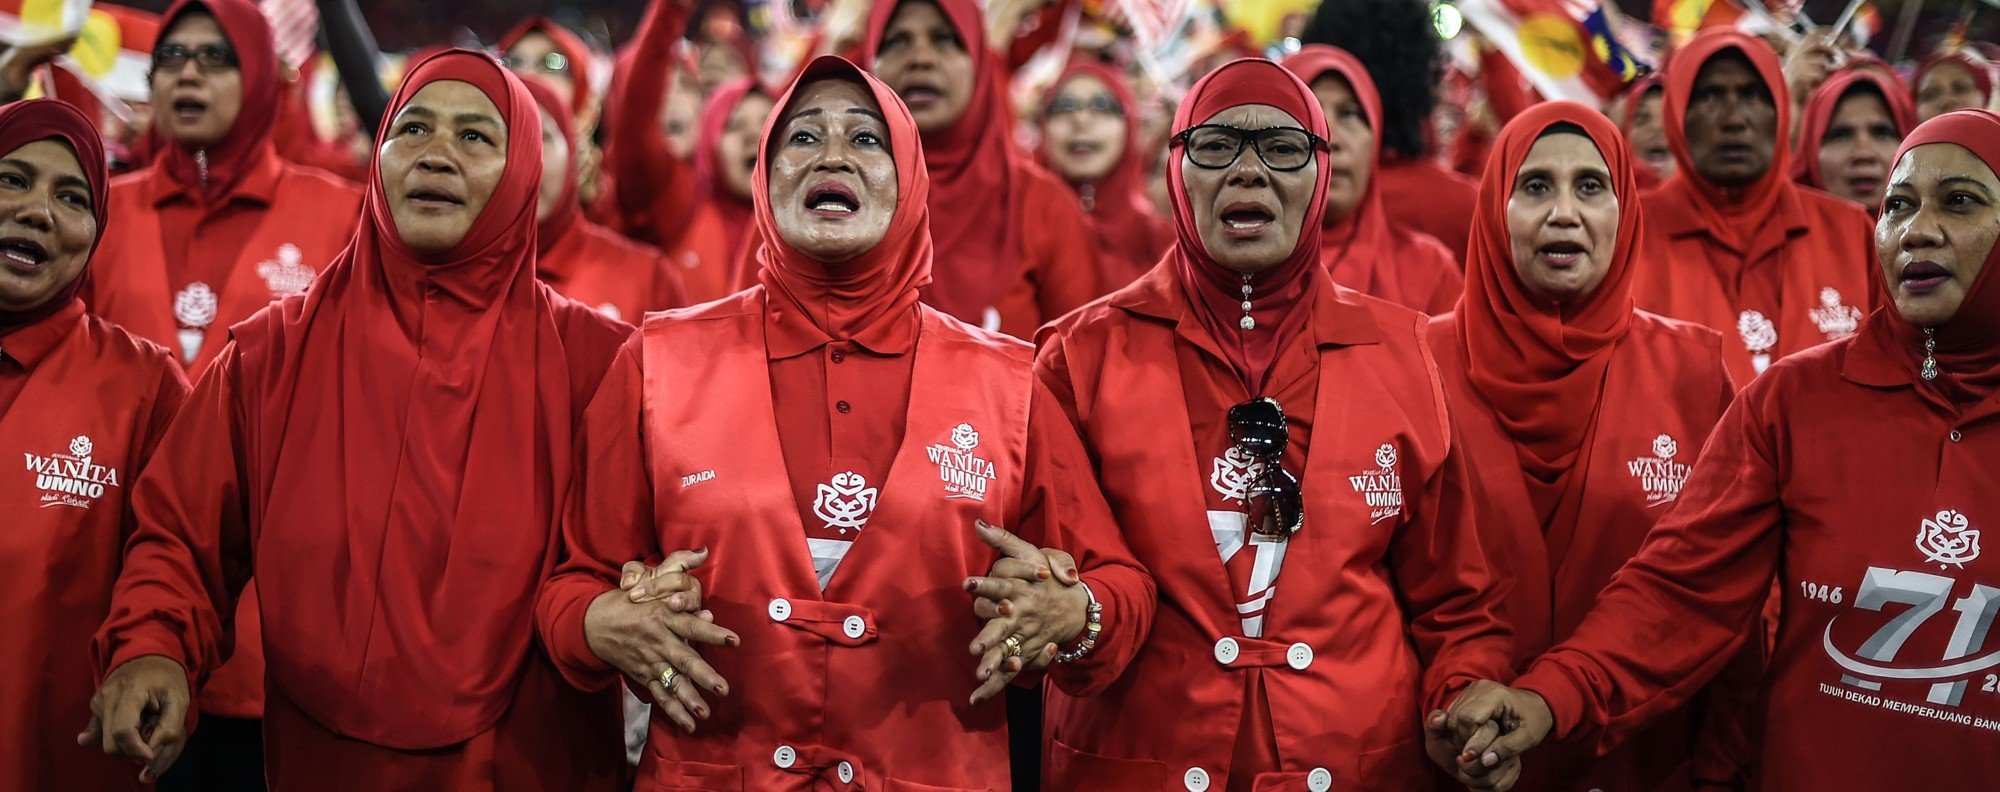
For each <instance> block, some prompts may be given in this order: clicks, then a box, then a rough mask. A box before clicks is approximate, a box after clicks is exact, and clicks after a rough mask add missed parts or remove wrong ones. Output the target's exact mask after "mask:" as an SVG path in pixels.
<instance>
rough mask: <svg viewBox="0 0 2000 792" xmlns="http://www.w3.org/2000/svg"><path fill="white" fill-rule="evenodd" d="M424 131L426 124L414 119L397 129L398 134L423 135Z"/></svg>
mask: <svg viewBox="0 0 2000 792" xmlns="http://www.w3.org/2000/svg"><path fill="white" fill-rule="evenodd" d="M423 133H424V125H423V124H419V123H416V122H414V121H412V122H410V123H407V124H404V125H403V128H402V129H399V130H396V134H398V135H421V134H423Z"/></svg>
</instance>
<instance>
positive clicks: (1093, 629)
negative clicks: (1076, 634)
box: [1056, 581, 1104, 663]
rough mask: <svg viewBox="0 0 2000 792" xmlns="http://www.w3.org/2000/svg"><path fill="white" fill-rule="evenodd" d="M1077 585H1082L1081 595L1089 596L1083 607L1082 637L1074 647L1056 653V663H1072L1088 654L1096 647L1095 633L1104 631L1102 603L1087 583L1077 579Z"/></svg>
mask: <svg viewBox="0 0 2000 792" xmlns="http://www.w3.org/2000/svg"><path fill="white" fill-rule="evenodd" d="M1077 585H1079V586H1083V595H1084V596H1086V597H1089V598H1090V604H1089V605H1088V606H1086V607H1084V609H1083V618H1084V624H1083V639H1082V640H1081V641H1078V642H1077V645H1076V648H1075V649H1071V650H1069V651H1067V652H1063V653H1062V654H1058V655H1056V662H1058V663H1074V662H1076V661H1078V660H1081V659H1083V656H1084V655H1087V654H1090V650H1092V649H1096V648H1097V635H1098V633H1101V632H1104V605H1103V604H1102V603H1099V602H1098V601H1097V594H1096V593H1095V592H1092V591H1091V590H1090V585H1089V584H1087V583H1083V582H1082V581H1078V582H1077Z"/></svg>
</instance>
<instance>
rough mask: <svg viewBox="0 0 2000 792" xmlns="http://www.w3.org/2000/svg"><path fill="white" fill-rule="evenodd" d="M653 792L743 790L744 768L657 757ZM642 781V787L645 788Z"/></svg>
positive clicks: (721, 791)
mask: <svg viewBox="0 0 2000 792" xmlns="http://www.w3.org/2000/svg"><path fill="white" fill-rule="evenodd" d="M654 762H655V763H654V765H653V775H652V777H651V781H652V789H653V790H654V792H743V768H742V767H739V766H737V765H723V764H709V763H707V762H686V761H678V760H674V759H667V758H664V757H660V756H658V755H657V754H655V756H654ZM645 788H646V785H645V783H644V782H643V780H642V783H641V784H640V785H639V789H645Z"/></svg>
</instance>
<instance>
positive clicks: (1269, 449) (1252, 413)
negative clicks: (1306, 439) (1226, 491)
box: [1229, 397, 1306, 541]
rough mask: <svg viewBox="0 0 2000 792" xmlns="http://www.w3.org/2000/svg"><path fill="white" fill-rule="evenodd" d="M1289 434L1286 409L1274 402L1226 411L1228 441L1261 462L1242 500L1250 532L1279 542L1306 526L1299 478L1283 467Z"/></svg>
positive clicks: (1255, 402) (1257, 401)
mask: <svg viewBox="0 0 2000 792" xmlns="http://www.w3.org/2000/svg"><path fill="white" fill-rule="evenodd" d="M1288 431H1289V429H1288V427H1287V425H1286V422H1285V408H1284V407H1282V406H1280V405H1279V404H1278V400H1276V399H1272V398H1268V397H1266V398H1261V399H1252V400H1250V401H1247V402H1244V403H1242V404H1238V405H1236V406H1234V407H1231V408H1229V439H1230V441H1231V442H1234V443H1235V444H1236V447H1237V448H1240V449H1243V453H1245V454H1249V455H1250V457H1251V458H1252V459H1255V460H1257V461H1259V462H1262V463H1263V468H1262V470H1260V471H1259V472H1258V473H1257V478H1256V479H1255V480H1253V481H1251V482H1250V488H1249V491H1248V492H1247V493H1246V495H1245V497H1244V499H1243V500H1244V503H1246V504H1247V505H1248V506H1249V509H1250V530H1251V531H1254V532H1256V533H1257V534H1259V535H1262V536H1266V537H1269V538H1272V539H1277V540H1281V541H1282V540H1285V539H1290V538H1292V535H1293V534H1296V533H1298V532H1299V529H1301V528H1304V527H1305V524H1306V509H1305V499H1304V498H1303V497H1302V496H1301V495H1300V494H1299V480H1298V477H1296V476H1293V475H1292V473H1291V471H1289V470H1286V469H1285V467H1284V465H1283V464H1282V463H1283V461H1284V457H1285V447H1286V446H1288V445H1290V444H1291V436H1290V435H1289V434H1288Z"/></svg>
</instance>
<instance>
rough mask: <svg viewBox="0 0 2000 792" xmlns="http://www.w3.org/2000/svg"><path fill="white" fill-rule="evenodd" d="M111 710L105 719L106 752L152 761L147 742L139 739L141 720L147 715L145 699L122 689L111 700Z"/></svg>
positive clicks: (128, 689)
mask: <svg viewBox="0 0 2000 792" xmlns="http://www.w3.org/2000/svg"><path fill="white" fill-rule="evenodd" d="M110 708H111V709H110V712H108V713H106V715H105V717H104V720H105V733H106V736H105V740H104V752H105V753H107V754H110V755H112V756H122V757H125V758H128V759H144V760H146V761H149V762H150V761H152V760H153V751H152V749H150V748H147V747H146V741H145V740H144V739H142V738H140V737H139V718H140V717H142V716H143V715H144V714H145V709H146V701H145V698H144V697H142V696H139V695H137V693H136V692H135V691H133V690H131V689H130V688H121V689H120V690H119V692H118V693H117V694H115V695H114V696H113V697H112V698H111V702H110Z"/></svg>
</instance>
